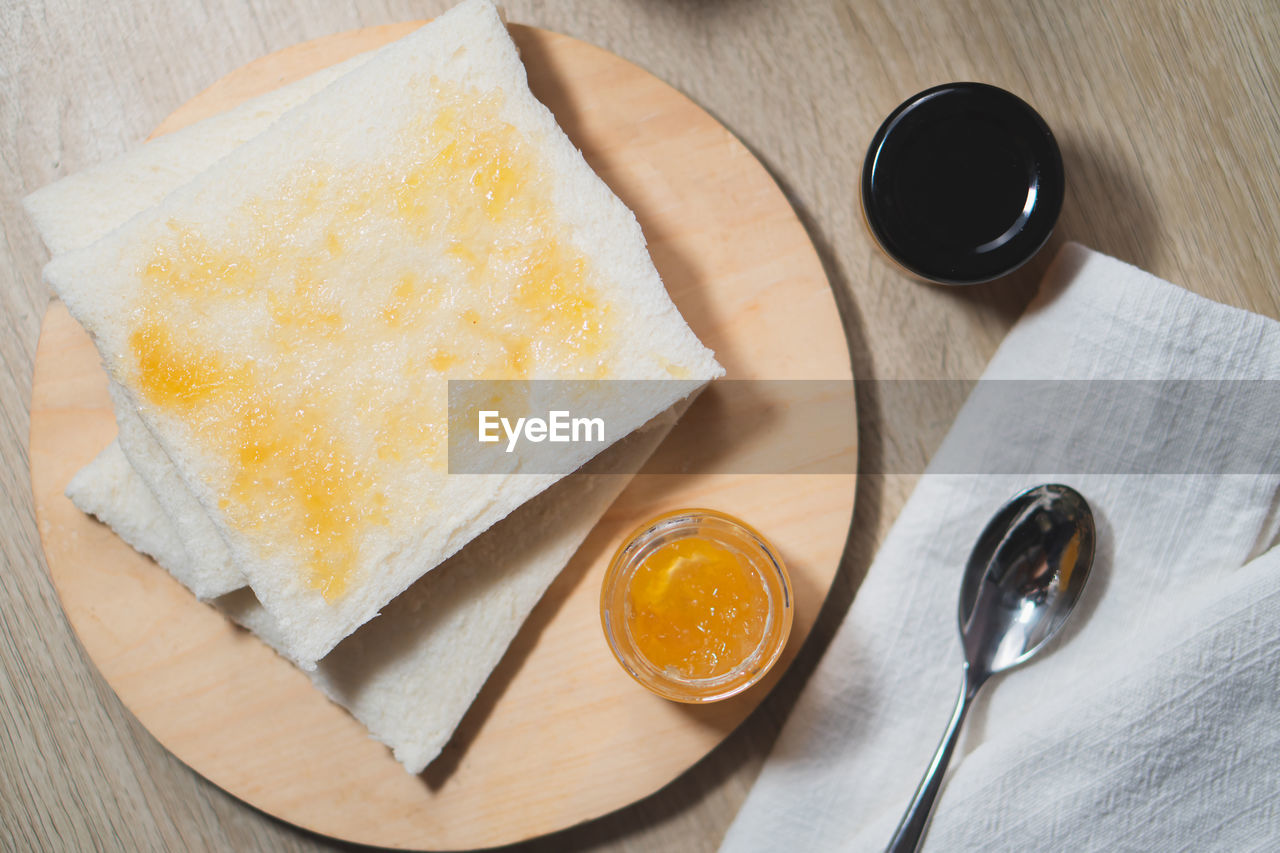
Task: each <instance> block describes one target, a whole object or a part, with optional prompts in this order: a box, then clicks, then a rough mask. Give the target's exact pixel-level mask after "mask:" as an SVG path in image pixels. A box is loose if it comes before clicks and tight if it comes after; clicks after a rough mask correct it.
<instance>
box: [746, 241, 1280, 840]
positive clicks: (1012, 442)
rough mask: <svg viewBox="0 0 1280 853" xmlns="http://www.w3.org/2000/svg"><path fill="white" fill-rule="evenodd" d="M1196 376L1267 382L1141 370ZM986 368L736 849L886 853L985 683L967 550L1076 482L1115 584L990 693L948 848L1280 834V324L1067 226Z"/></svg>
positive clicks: (952, 812) (835, 647)
mask: <svg viewBox="0 0 1280 853" xmlns="http://www.w3.org/2000/svg"><path fill="white" fill-rule="evenodd" d="M1187 378H1195V379H1212V380H1222V379H1243V380H1253V381H1250V382H1243V383H1217V382H1204V383H1182V382H1158V381H1140V380H1168V379H1187ZM997 379H1003V380H1009V379H1017V380H1033V379H1065V380H1091V381H1090V382H1079V383H1076V382H1067V383H1060V382H1030V381H1027V382H1014V383H999V382H990V383H989V382H987V381H986V380H997ZM983 380H984V381H983V382H980V383H979V384H978V386H977V388H976V389H975V392H974V393H973V394H972V395H971V396H970V398H969V400H968V401H967V402H966V404H965V407H964V408H963V409H962V410H961V413H960V415H959V417H958V418H957V420H956V423H955V424H954V425H953V427H952V430H951V431H950V432H949V433H948V436H947V439H946V440H945V441H944V442H943V446H942V448H940V450H939V452H938V454H937V455H936V457H935V459H934V461H933V462H932V463H931V464H930V468H929V471H927V472H926V473H925V474H924V475H923V476H922V477H921V479H920V482H919V484H918V485H917V487H916V489H915V491H914V492H913V494H912V496H911V498H910V499H909V500H908V502H907V504H906V506H905V507H904V509H903V511H902V513H901V516H900V517H899V518H898V520H897V521H896V522H895V524H894V526H893V529H892V530H891V531H890V533H889V535H888V536H887V538H886V539H885V542H884V544H883V546H882V548H881V550H880V553H879V554H878V555H877V557H876V559H875V562H874V564H873V565H872V566H871V569H870V571H869V572H868V575H867V577H866V580H865V581H864V583H863V584H862V586H861V588H860V589H859V590H858V593H857V596H856V598H855V600H854V602H853V605H852V606H851V608H850V610H849V612H848V614H847V615H846V616H845V619H844V621H843V623H842V625H841V628H840V629H839V631H838V633H837V634H836V636H835V638H834V639H833V641H832V643H831V646H830V647H829V648H828V650H827V652H826V653H825V655H824V657H823V660H822V662H821V663H820V664H819V666H818V668H817V669H816V670H815V672H814V674H813V676H812V678H811V680H810V682H809V684H808V685H807V686H806V687H805V690H804V692H803V694H802V695H801V697H800V699H799V701H798V702H797V704H796V707H795V708H794V710H793V711H792V713H791V716H790V718H789V719H788V721H787V723H786V725H785V726H784V728H783V730H782V733H781V735H780V737H779V739H778V742H777V744H776V745H775V746H774V749H773V752H772V753H771V755H770V757H769V759H768V761H767V762H766V764H765V767H764V770H763V772H762V773H761V776H760V778H759V780H758V781H757V782H756V784H755V786H754V788H753V789H752V791H751V793H750V795H749V796H748V798H747V800H746V802H745V804H744V805H743V807H742V809H741V811H740V812H739V814H738V816H737V818H736V820H735V822H734V824H733V825H732V827H731V828H730V830H729V833H728V835H727V837H726V838H725V841H724V846H723V847H722V850H723V851H731V852H732V853H737V851H757V850H761V851H764V850H793V851H823V850H858V851H862V850H880V849H883V847H884V845H885V844H886V843H887V842H888V841H889V838H890V837H891V835H892V833H893V830H894V828H895V826H896V825H897V822H898V820H899V819H900V818H901V816H902V813H903V810H904V809H905V808H906V806H907V804H908V802H909V801H910V799H911V795H912V793H913V792H914V790H915V787H916V785H917V783H918V782H919V780H920V777H921V775H922V774H923V772H924V770H925V767H926V766H927V764H928V762H929V758H930V757H931V755H932V754H933V750H934V748H935V747H936V745H937V743H938V739H939V738H940V737H941V736H942V733H943V729H944V728H945V726H946V723H947V719H948V717H949V715H950V713H951V710H952V707H953V705H954V702H955V699H956V694H957V692H958V690H959V687H960V672H961V651H960V644H959V640H958V633H957V626H956V621H957V620H956V607H957V603H956V599H957V593H958V591H959V585H960V572H961V569H962V567H963V565H964V563H965V560H966V558H967V556H968V553H969V550H970V548H971V547H972V545H973V542H974V541H975V540H976V538H977V536H978V533H979V532H980V531H981V529H982V527H983V526H984V524H985V523H986V520H987V519H988V518H989V517H990V515H991V514H992V513H993V512H994V511H995V510H996V508H997V507H998V506H1000V504H1002V503H1003V502H1004V501H1005V500H1007V499H1008V498H1009V497H1011V496H1013V495H1014V494H1015V493H1016V492H1018V491H1020V490H1021V489H1023V488H1025V487H1028V486H1031V485H1035V484H1036V483H1039V482H1044V481H1052V480H1057V481H1061V482H1066V483H1067V484H1069V485H1072V486H1074V487H1075V488H1076V489H1078V490H1079V491H1080V492H1081V493H1083V494H1084V495H1085V497H1086V498H1087V499H1088V500H1089V502H1090V504H1091V505H1092V507H1093V509H1094V512H1095V515H1096V520H1097V523H1098V550H1097V562H1096V563H1095V566H1094V571H1093V575H1092V576H1091V577H1090V580H1089V583H1088V586H1087V587H1086V589H1085V592H1084V596H1083V599H1082V601H1081V603H1080V605H1079V607H1078V609H1077V611H1076V612H1075V613H1074V614H1073V615H1072V617H1071V620H1070V621H1069V622H1068V624H1067V626H1066V627H1065V628H1064V630H1063V632H1062V634H1061V635H1060V636H1059V637H1057V638H1055V640H1053V641H1052V643H1051V645H1050V646H1049V647H1047V648H1046V649H1045V650H1044V651H1043V652H1042V654H1041V656H1040V657H1038V658H1036V659H1035V660H1034V661H1033V662H1031V663H1030V664H1028V665H1026V666H1024V667H1022V668H1020V669H1015V670H1013V671H1011V672H1008V673H1006V674H1004V675H1002V676H997V677H996V678H993V679H992V680H991V681H990V682H988V683H987V685H986V687H985V688H983V691H982V693H981V694H980V695H979V698H978V700H977V703H976V704H975V706H974V708H973V710H972V711H971V712H970V714H969V718H968V720H967V722H966V727H965V732H964V734H963V735H962V739H961V741H960V746H959V748H958V749H957V751H956V754H955V755H954V756H953V758H952V762H951V769H950V773H949V774H948V777H947V783H946V785H945V786H944V787H943V789H942V792H941V794H940V797H939V800H938V804H937V809H936V811H935V813H934V818H933V822H932V825H931V827H930V829H929V831H928V834H927V836H926V840H925V844H924V849H925V850H932V851H965V850H974V851H979V850H980V851H984V852H985V851H1001V850H1009V851H1015V850H1016V851H1020V852H1021V851H1028V850H1035V851H1056V850H1065V851H1071V853H1079V851H1094V850H1097V851H1102V850H1105V851H1126V850H1132V851H1175V850H1188V851H1204V850H1231V851H1239V850H1254V849H1257V850H1276V849H1280V806H1278V805H1277V802H1278V801H1280V548H1276V549H1273V550H1269V549H1271V546H1272V544H1273V543H1274V542H1275V541H1276V539H1277V528H1278V526H1280V510H1278V505H1280V476H1277V470H1278V469H1280V465H1277V455H1276V454H1277V453H1280V442H1278V441H1277V438H1280V406H1277V402H1278V400H1280V392H1278V391H1276V390H1274V389H1273V384H1272V383H1269V382H1265V381H1257V380H1273V381H1274V380H1280V324H1278V323H1276V322H1274V321H1271V320H1269V319H1266V318H1263V317H1259V316H1257V315H1254V314H1250V313H1248V312H1244V311H1240V310H1238V309H1234V308H1229V307H1226V306H1223V305H1219V304H1217V303H1213V302H1210V301H1208V300H1205V299H1203V298H1200V297H1198V296H1195V295H1194V294H1191V293H1189V292H1187V291H1185V290H1182V289H1181V288H1178V287H1175V286H1173V285H1170V284H1168V283H1166V282H1163V281H1160V280H1158V279H1156V278H1154V277H1153V276H1151V275H1149V274H1147V273H1144V272H1142V271H1141V270H1137V269H1135V268H1133V267H1131V266H1128V265H1126V264H1123V263H1121V262H1120V261H1117V260H1115V259H1113V258H1109V257H1106V256H1104V255H1100V254H1098V253H1096V252H1092V251H1090V250H1088V249H1085V248H1083V247H1081V246H1078V245H1067V246H1065V247H1064V248H1063V249H1062V251H1061V252H1060V254H1059V255H1058V257H1057V259H1056V260H1055V261H1054V263H1053V265H1052V267H1051V269H1050V270H1049V272H1048V273H1047V274H1046V277H1045V280H1044V282H1043V283H1042V285H1041V290H1040V293H1039V294H1038V296H1037V298H1036V300H1035V302H1034V303H1033V304H1032V306H1031V307H1030V308H1029V309H1028V310H1027V312H1026V314H1025V315H1024V316H1023V318H1022V319H1021V320H1019V322H1018V323H1017V324H1016V325H1015V327H1014V329H1013V330H1012V331H1011V332H1010V334H1009V335H1008V337H1007V338H1006V340H1005V341H1004V342H1003V344H1002V345H1001V346H1000V348H999V350H998V351H997V353H996V355H995V356H994V357H993V359H992V361H991V364H990V365H989V366H988V368H987V371H986V372H985V373H984V376H983ZM1096 380H1125V381H1123V382H1100V381H1096ZM1010 388H1015V389H1018V391H1019V392H1023V391H1025V392H1026V395H1025V399H1024V398H1023V395H1022V394H1021V393H1019V394H1010V393H1008V390H1009V389H1010ZM1224 388H1225V389H1227V390H1228V393H1227V394H1226V396H1224V397H1222V398H1221V399H1220V400H1219V401H1218V402H1215V397H1214V395H1215V394H1220V393H1221V392H1222V389H1224ZM1274 388H1280V384H1275V385H1274ZM993 389H995V392H994V393H993ZM1064 395H1065V397H1064ZM1206 395H1207V396H1206ZM1063 399H1066V400H1068V401H1069V404H1068V405H1065V406H1064V405H1062V400H1063ZM1206 399H1207V400H1208V401H1209V402H1208V403H1207V404H1206ZM940 471H942V472H952V473H938V472H940ZM968 471H972V472H975V473H963V472H968ZM989 471H999V472H1003V473H996V474H992V473H983V472H989ZM954 472H962V473H954ZM1188 472H1191V473H1188ZM1197 472H1198V473H1197Z"/></svg>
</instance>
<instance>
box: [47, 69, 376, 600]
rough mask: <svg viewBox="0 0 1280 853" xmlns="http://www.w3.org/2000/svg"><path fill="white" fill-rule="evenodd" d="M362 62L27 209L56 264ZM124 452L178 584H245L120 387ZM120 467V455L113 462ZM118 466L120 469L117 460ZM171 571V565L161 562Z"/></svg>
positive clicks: (55, 190) (206, 592)
mask: <svg viewBox="0 0 1280 853" xmlns="http://www.w3.org/2000/svg"><path fill="white" fill-rule="evenodd" d="M372 55H373V53H363V54H359V55H357V56H354V57H352V58H351V59H348V60H346V61H345V62H342V63H339V64H337V65H333V66H330V67H329V68H326V69H323V70H321V71H317V72H315V73H314V74H311V75H309V76H307V77H305V78H303V79H301V80H298V81H295V82H293V83H290V84H288V85H286V86H282V87H280V88H278V89H275V90H273V91H271V92H268V93H266V94H263V95H260V96H258V97H256V98H252V99H250V100H248V101H245V102H244V103H242V104H240V105H238V106H236V107H233V108H232V109H230V110H227V111H225V112H222V113H219V114H217V115H215V116H211V117H210V118H207V119H204V120H203V121H200V122H197V123H195V124H193V125H190V126H188V127H185V128H183V129H181V130H178V131H175V132H173V133H171V134H168V135H166V136H163V137H161V138H160V139H157V140H155V141H153V142H150V143H148V144H147V145H144V146H142V147H141V148H138V149H135V150H134V151H131V152H129V153H128V154H125V155H123V156H121V157H118V158H116V159H115V160H111V161H109V162H107V163H102V164H100V165H98V166H94V167H91V168H88V169H85V170H83V171H81V172H77V173H75V174H73V175H69V176H67V177H64V178H62V179H60V180H58V181H56V182H54V183H52V184H49V185H48V186H46V187H43V188H41V189H39V190H37V191H35V192H34V193H32V194H31V195H29V196H27V197H26V198H25V199H23V206H24V207H25V208H26V210H27V213H28V215H30V217H31V219H32V221H33V222H34V223H35V225H36V228H37V230H38V231H39V233H40V237H41V238H42V239H43V240H44V243H45V245H46V246H47V247H48V248H49V252H50V254H53V255H59V254H62V253H64V252H69V251H72V250H74V249H80V248H84V247H85V246H89V245H91V244H93V243H95V242H97V241H98V240H100V239H102V237H104V236H106V235H107V234H109V233H110V232H111V231H113V230H115V229H116V228H118V227H120V226H121V225H123V224H124V223H125V222H127V221H128V220H130V219H132V218H133V217H134V216H137V215H138V214H139V213H142V212H143V211H145V210H147V209H148V208H151V207H154V206H155V205H157V204H159V203H160V202H161V201H162V200H163V199H164V197H165V196H167V195H168V194H169V193H171V192H172V191H173V190H175V189H177V188H178V187H180V186H182V185H183V184H185V183H187V182H189V181H190V180H191V179H192V178H194V177H195V176H196V175H198V174H199V173H200V172H203V171H204V170H205V169H207V168H209V167H210V166H212V165H213V164H214V163H216V162H217V161H218V160H220V159H222V158H223V157H225V156H226V155H227V154H229V153H230V152H231V151H233V150H235V149H236V148H237V147H239V146H240V145H241V144H243V143H244V142H245V141H247V140H249V139H251V138H253V137H254V136H257V135H258V134H259V133H261V132H262V131H263V130H265V129H266V128H267V127H268V126H269V125H270V124H271V123H272V122H273V121H275V120H276V119H277V118H279V116H280V115H281V114H282V113H284V112H285V111H286V110H289V109H292V108H293V107H295V106H297V105H298V104H300V103H302V102H303V101H305V100H307V99H308V98H310V97H311V96H312V95H314V94H315V93H316V92H318V91H320V90H321V89H323V88H324V87H325V86H327V85H329V83H332V82H333V81H334V80H336V79H338V78H339V77H341V76H342V75H343V74H346V73H347V72H348V71H351V70H353V69H355V68H358V67H359V66H360V65H363V64H364V63H365V62H366V61H368V59H369V57H370V56H372ZM111 386H112V401H113V404H114V407H115V410H116V423H117V426H118V427H119V433H120V438H119V442H120V449H121V450H123V451H124V454H125V456H126V457H127V458H128V460H129V464H130V465H131V466H132V467H133V469H134V470H135V471H136V472H137V474H138V475H139V476H140V477H141V478H142V481H143V482H144V483H145V484H146V485H147V487H148V488H150V489H151V491H152V493H153V494H155V495H163V496H164V498H165V499H164V502H163V504H161V506H162V507H163V509H164V510H165V515H166V516H167V518H168V520H169V521H170V523H171V525H172V526H173V527H174V528H175V529H176V532H177V536H178V539H179V543H180V547H181V543H187V546H188V547H187V548H186V549H185V550H186V551H187V553H188V555H189V559H188V560H187V561H184V574H183V576H182V577H181V578H179V580H181V581H182V583H183V584H184V585H185V586H187V587H188V588H189V589H191V591H192V592H194V593H195V594H196V596H197V597H199V598H200V599H202V600H207V599H211V598H215V597H217V596H220V595H224V594H226V593H228V592H231V591H232V590H234V589H237V588H239V587H241V586H243V585H244V584H245V580H244V576H243V575H242V574H241V573H240V572H239V570H238V569H236V568H235V567H234V565H233V564H232V562H231V554H230V552H229V551H228V550H227V546H226V543H225V542H223V540H222V537H221V536H220V535H219V534H218V532H217V529H216V528H215V527H214V525H213V522H212V521H211V520H210V519H209V517H208V515H207V514H206V513H205V511H204V509H203V507H201V506H200V504H199V502H198V501H197V500H196V498H195V496H194V495H192V494H191V492H190V489H188V488H187V485H186V483H185V482H184V481H183V480H182V478H181V477H180V476H178V473H177V472H176V471H175V470H174V469H173V467H172V465H171V463H170V462H169V459H168V457H167V456H166V455H165V453H164V450H163V448H162V447H161V446H160V444H159V443H158V442H157V441H156V440H155V438H154V437H153V436H152V435H151V433H150V432H149V431H148V430H147V429H146V428H145V426H143V424H142V421H141V420H140V419H139V418H138V416H137V414H136V413H135V411H134V409H133V406H132V403H129V402H128V401H127V399H125V398H124V397H123V392H122V391H120V389H119V388H118V387H117V385H116V383H115V382H114V381H112V383H111ZM112 455H113V457H114V456H117V455H118V454H117V452H116V451H113V452H112ZM113 461H114V462H116V463H117V464H118V460H113ZM160 562H162V563H165V562H166V561H164V560H161V561H160Z"/></svg>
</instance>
